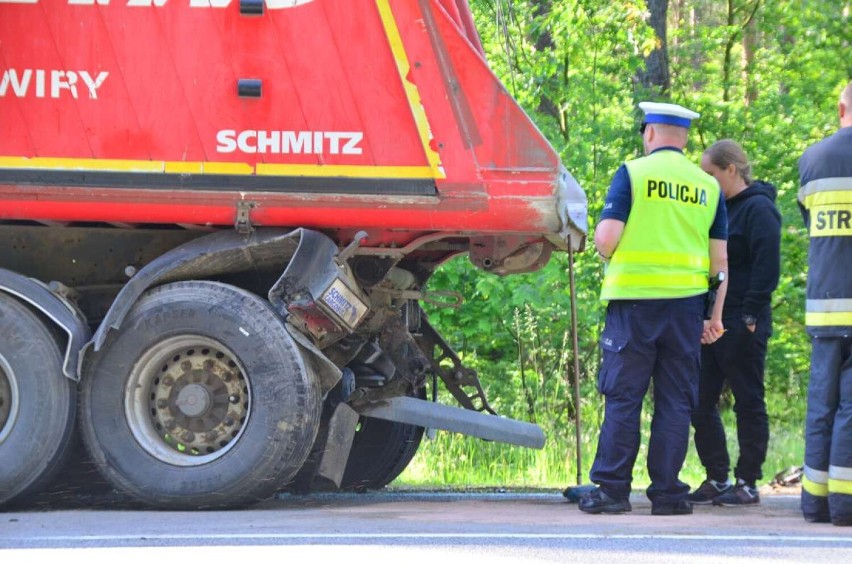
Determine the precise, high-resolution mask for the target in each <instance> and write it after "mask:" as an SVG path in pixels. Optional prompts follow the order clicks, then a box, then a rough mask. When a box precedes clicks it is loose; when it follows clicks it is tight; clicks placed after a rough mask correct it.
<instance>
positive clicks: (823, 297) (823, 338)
mask: <svg viewBox="0 0 852 564" xmlns="http://www.w3.org/2000/svg"><path fill="white" fill-rule="evenodd" d="M839 109H840V129H839V130H838V131H837V132H836V133H834V134H833V135H831V136H829V137H827V138H826V139H823V140H822V141H820V142H819V143H816V144H814V145H812V146H810V147H809V148H808V149H807V150H806V151H805V153H804V154H803V155H802V158H801V159H799V182H800V185H801V189H800V190H799V207H800V208H801V210H802V216H803V217H804V220H805V225H806V226H807V227H808V233H809V235H810V249H809V251H808V285H807V303H806V306H805V325H807V330H808V335H810V337H811V346H812V348H811V379H810V384H809V386H808V412H807V417H806V422H805V471H804V474H805V477H804V480H803V482H802V486H803V487H802V513H803V514H804V517H805V520H807V521H810V522H828V521H831V522H832V523H834V524H835V525H846V526H849V525H852V277H851V276H850V274H849V269H850V265H852V82H850V83H849V84H848V85H847V86H846V88H845V89H844V90H843V93H842V94H841V95H840V105H839Z"/></svg>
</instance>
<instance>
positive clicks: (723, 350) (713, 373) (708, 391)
mask: <svg viewBox="0 0 852 564" xmlns="http://www.w3.org/2000/svg"><path fill="white" fill-rule="evenodd" d="M722 321H723V323H724V325H725V329H727V332H726V333H725V334H724V335H723V336H722V338H721V339H719V340H718V341H716V342H715V343H713V344H712V345H706V346H703V347H701V376H700V378H699V381H698V407H696V409H695V412H694V413H693V414H692V425H693V427H695V450H696V451H697V452H698V457H699V458H700V459H701V464H703V465H704V468H705V469H706V470H707V477H708V478H710V479H712V480H716V481H718V482H724V481H726V480H727V479H728V474H729V473H730V471H731V458H730V456H729V455H728V442H727V438H726V436H725V427H724V426H723V425H722V418H721V417H720V416H719V408H718V404H719V396H720V395H721V394H722V388H723V387H724V384H725V381H727V382H728V384H729V385H730V386H731V391H732V392H733V393H734V401H735V403H734V413H736V415H737V440H738V442H739V446H740V455H739V459H738V460H737V466H736V468H735V469H734V476H735V477H737V478H740V479H742V480H745V481H746V482H748V483H749V484H751V485H755V482H757V480H759V479H760V478H762V477H763V473H762V469H761V467H762V466H763V462H764V461H765V460H766V450H767V448H768V446H769V417H768V416H767V414H766V401H765V389H764V384H763V373H764V367H765V365H766V343H767V341H768V340H769V336H770V335H771V334H772V316H771V313H768V314H766V315H761V316H760V318H759V319H758V321H757V327H756V329H755V332H754V333H752V332H751V331H749V330H748V328H747V327H746V325H745V324H744V323H743V322H742V319H740V318H739V317H738V316H737V317H734V318H730V319H728V318H724V319H723V320H722Z"/></svg>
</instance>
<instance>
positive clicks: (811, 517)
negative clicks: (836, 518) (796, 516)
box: [804, 513, 831, 523]
mask: <svg viewBox="0 0 852 564" xmlns="http://www.w3.org/2000/svg"><path fill="white" fill-rule="evenodd" d="M804 516H805V521H807V522H808V523H831V517H829V516H828V513H820V514H815V513H805V514H804Z"/></svg>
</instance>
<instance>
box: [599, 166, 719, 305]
mask: <svg viewBox="0 0 852 564" xmlns="http://www.w3.org/2000/svg"><path fill="white" fill-rule="evenodd" d="M626 167H627V172H628V175H629V176H630V188H631V191H632V197H633V203H632V205H631V208H630V216H629V217H628V219H627V223H626V224H625V226H624V232H623V234H622V236H621V240H620V241H619V243H618V247H617V248H616V250H615V252H614V253H613V255H612V257H611V259H610V263H609V266H608V267H607V270H606V274H605V275H604V281H603V286H602V288H601V299H602V300H625V299H655V298H686V297H689V296H697V295H700V294H703V293H705V292H707V285H708V281H707V279H708V276H709V273H710V251H709V249H710V236H709V232H710V226H711V225H712V224H713V220H714V218H715V217H716V209H717V207H718V205H719V197H720V189H719V184H718V183H717V182H716V179H715V178H713V177H712V176H710V175H709V174H707V173H705V172H704V171H703V170H701V169H700V168H699V167H697V166H696V165H695V164H693V163H691V162H690V161H689V160H688V159H687V158H686V157H685V156H684V155H683V154H682V153H680V152H679V151H670V150H662V151H657V152H654V153H652V154H650V155H648V156H646V157H643V158H641V159H636V160H634V161H629V162H627V163H626Z"/></svg>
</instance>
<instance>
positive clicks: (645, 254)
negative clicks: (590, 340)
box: [579, 102, 727, 515]
mask: <svg viewBox="0 0 852 564" xmlns="http://www.w3.org/2000/svg"><path fill="white" fill-rule="evenodd" d="M639 107H640V108H641V109H642V111H643V112H644V113H645V118H644V121H643V122H642V125H641V127H640V133H641V134H642V141H643V146H644V152H645V155H646V156H645V157H643V158H640V159H636V160H633V161H629V162H627V163H625V164H623V165H622V166H621V167H620V168H619V169H618V171H616V173H615V176H614V178H613V180H612V184H611V185H610V188H609V192H608V193H607V198H606V202H605V204H604V209H603V212H602V213H601V217H600V222H599V223H598V226H597V228H596V230H595V246H596V248H597V251H598V253H599V254H600V256H601V257H602V258H603V260H604V261H605V263H606V266H605V268H606V272H605V275H604V281H603V285H602V289H601V299H602V300H604V301H608V302H609V303H608V306H607V313H606V325H605V327H604V330H603V333H602V335H601V340H600V346H601V349H602V363H601V369H600V373H599V374H598V389H599V391H600V392H601V394H603V396H604V398H605V401H606V405H605V412H604V422H603V425H602V426H601V430H600V436H599V438H598V450H597V454H596V456H595V461H594V464H593V465H592V470H591V476H590V477H591V480H592V482H594V483H595V484H597V486H598V487H597V488H595V489H593V490H591V491H589V492H587V493H586V494H585V495H584V496H583V497H582V499H581V500H580V503H579V507H580V510H581V511H584V512H587V513H621V512H625V511H630V510H631V506H630V501H629V494H630V487H631V482H632V473H633V463H634V462H635V460H636V455H637V453H638V452H639V430H640V414H641V409H642V400H643V398H644V396H645V394H646V392H647V390H648V387H649V384H650V382H651V379H652V378H653V381H654V416H653V420H652V423H651V438H650V444H649V448H648V472H649V475H650V478H651V485H650V487H649V488H648V490H647V495H648V498H649V499H650V500H651V503H652V509H651V513H652V514H653V515H686V514H690V513H692V505H691V504H690V503H689V502H688V501H687V499H686V495H687V493H688V492H689V486H687V485H686V484H685V483H683V482H681V481H680V480H679V478H678V475H679V473H680V469H681V467H682V466H683V461H684V458H685V457H686V450H687V446H688V441H689V432H690V415H691V412H692V409H693V407H694V406H695V404H696V400H697V394H698V371H699V359H700V348H701V343H702V342H704V343H712V342H715V341H716V340H717V339H718V338H719V337H721V335H722V332H723V327H722V305H723V302H724V295H725V290H726V288H727V282H723V283H722V285H721V287H720V288H719V289H718V298H717V301H716V305H715V307H714V308H713V309H712V316H711V319H709V320H708V321H704V319H705V315H704V314H705V297H706V295H707V293H708V277H709V275H714V276H715V275H717V274H718V273H720V272H724V271H725V270H726V268H727V246H726V238H727V216H726V213H725V202H724V200H723V199H722V195H721V190H720V188H719V184H718V182H717V181H716V179H714V178H713V177H712V176H710V175H709V174H707V173H705V172H704V171H703V170H701V169H700V168H699V167H698V166H697V165H695V164H693V163H692V162H690V161H689V160H688V159H687V158H686V157H685V156H684V155H683V148H684V147H685V146H686V142H687V136H688V129H689V126H690V124H691V122H692V120H693V119H695V118H697V117H699V116H698V114H697V113H695V112H693V111H690V110H688V109H686V108H683V107H681V106H678V105H675V104H661V103H652V102H643V103H641V104H639ZM722 278H723V277H722Z"/></svg>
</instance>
